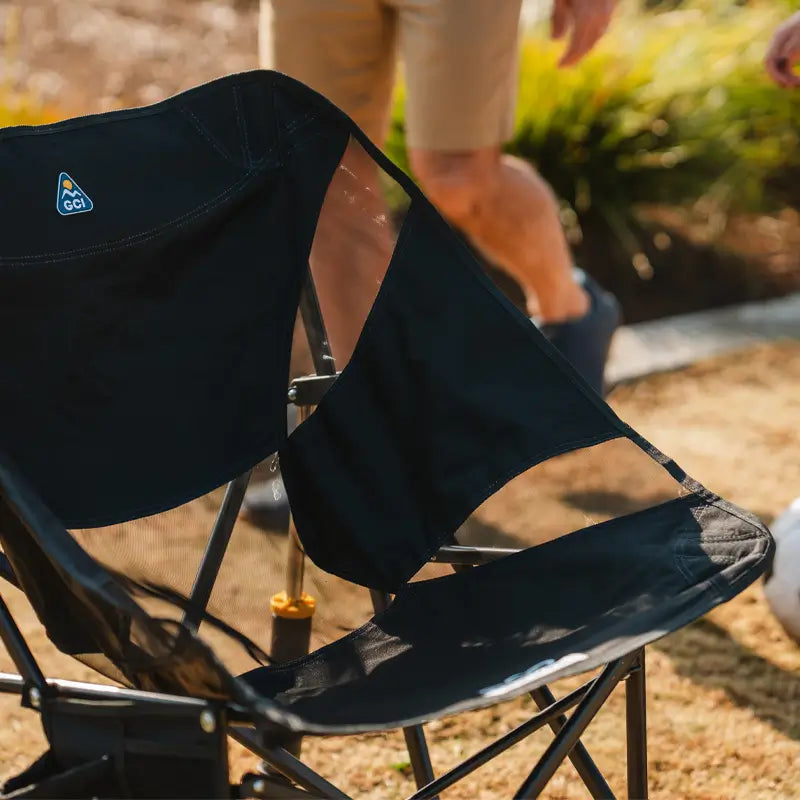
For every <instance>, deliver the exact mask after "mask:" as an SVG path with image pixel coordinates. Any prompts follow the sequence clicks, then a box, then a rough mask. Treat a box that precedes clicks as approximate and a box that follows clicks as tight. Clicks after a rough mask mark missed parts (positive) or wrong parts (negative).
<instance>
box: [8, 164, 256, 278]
mask: <svg viewBox="0 0 800 800" xmlns="http://www.w3.org/2000/svg"><path fill="white" fill-rule="evenodd" d="M257 174H258V172H256V171H252V170H251V171H249V172H247V173H246V174H245V175H244V176H243V177H242V178H240V179H239V180H238V181H236V183H234V184H232V185H231V186H229V187H228V188H227V189H226V190H225V191H223V192H222V193H220V194H218V195H217V196H216V197H214V198H212V199H211V200H208V201H207V202H205V203H203V204H202V205H200V206H198V207H197V208H195V209H193V210H192V211H189V212H187V213H186V214H183V215H182V216H180V217H177V218H176V219H174V220H172V221H171V222H167V223H165V224H164V225H159V226H158V227H156V228H151V229H150V230H149V231H143V232H142V233H136V234H133V235H131V236H127V237H125V238H124V239H119V240H117V241H116V242H113V243H111V244H108V245H105V244H100V245H92V246H91V247H83V248H76V249H74V250H65V251H62V252H60V253H43V254H41V255H37V256H18V257H17V256H15V257H3V256H0V265H3V264H5V265H9V266H11V265H16V264H54V263H57V262H59V261H68V260H70V259H71V258H74V257H82V256H92V255H99V254H101V253H113V252H116V251H118V250H123V249H126V248H128V247H133V246H135V245H137V244H142V243H143V242H147V241H150V240H152V239H155V238H158V236H160V235H161V234H163V233H165V232H166V231H168V230H172V229H176V228H182V227H184V226H185V225H187V224H188V223H190V222H192V221H194V220H195V219H198V218H199V217H202V216H204V215H205V214H206V213H208V212H209V211H211V210H212V209H214V208H216V207H218V206H220V205H221V204H222V203H224V202H225V200H227V199H228V197H230V196H231V195H233V194H234V193H235V192H236V190H237V189H240V188H242V187H243V186H244V185H246V184H247V183H249V182H250V181H251V180H252V179H253V178H254V177H255V176H256V175H257Z"/></svg>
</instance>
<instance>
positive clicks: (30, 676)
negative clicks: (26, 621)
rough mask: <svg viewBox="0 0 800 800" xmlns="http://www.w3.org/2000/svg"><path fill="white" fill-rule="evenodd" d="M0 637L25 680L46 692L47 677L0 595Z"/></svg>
mask: <svg viewBox="0 0 800 800" xmlns="http://www.w3.org/2000/svg"><path fill="white" fill-rule="evenodd" d="M0 638H1V639H2V640H3V644H4V645H5V647H6V650H8V654H9V655H10V656H11V660H12V661H13V662H14V665H15V666H16V668H17V669H18V670H19V671H20V675H21V677H22V678H23V679H24V680H25V682H26V683H30V684H32V685H33V686H35V687H36V688H37V689H38V690H39V691H40V692H42V693H44V692H46V691H47V689H48V686H47V679H46V678H45V677H44V673H43V672H42V670H41V668H40V667H39V664H38V663H37V662H36V659H35V658H34V656H33V653H32V652H31V650H30V648H29V647H28V643H27V642H26V641H25V637H24V636H23V635H22V632H21V631H20V629H19V628H18V627H17V623H16V622H14V617H12V616H11V612H10V611H9V609H8V606H7V605H6V603H5V600H3V598H2V596H0Z"/></svg>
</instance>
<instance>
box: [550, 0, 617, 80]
mask: <svg viewBox="0 0 800 800" xmlns="http://www.w3.org/2000/svg"><path fill="white" fill-rule="evenodd" d="M614 5H615V0H554V3H553V17H552V34H551V35H552V37H553V39H561V38H563V37H564V36H565V35H566V33H567V31H568V30H570V28H571V29H572V34H571V36H570V40H569V44H568V45H567V49H566V50H565V51H564V55H562V56H561V60H560V61H559V62H558V66H559V67H571V66H572V65H573V64H577V63H578V62H579V61H580V60H581V59H582V58H583V57H584V56H585V55H586V54H587V53H588V52H589V51H590V50H591V49H592V48H593V47H594V46H595V44H596V43H597V40H598V39H600V37H601V36H602V35H603V34H604V33H605V32H606V29H607V28H608V24H609V22H611V16H612V14H613V13H614Z"/></svg>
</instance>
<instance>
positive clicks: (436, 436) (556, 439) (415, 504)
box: [281, 200, 621, 592]
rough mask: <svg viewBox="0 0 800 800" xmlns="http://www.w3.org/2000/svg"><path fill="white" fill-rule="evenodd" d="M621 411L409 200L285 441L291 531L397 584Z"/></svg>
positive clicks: (360, 579) (352, 568)
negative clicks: (326, 384)
mask: <svg viewBox="0 0 800 800" xmlns="http://www.w3.org/2000/svg"><path fill="white" fill-rule="evenodd" d="M620 435H621V432H620V423H619V421H618V420H617V419H616V417H615V416H614V415H613V413H612V412H611V411H610V409H609V408H608V407H607V406H605V404H604V403H603V402H602V401H601V400H600V399H599V398H598V397H596V396H595V395H594V394H593V393H592V392H590V390H588V389H587V388H585V386H584V385H583V384H582V382H581V381H580V379H579V378H578V377H577V376H576V375H575V373H574V372H573V371H572V369H571V368H570V367H569V366H568V365H567V364H566V363H565V362H564V361H563V359H561V358H560V356H559V354H558V353H557V352H556V351H555V350H554V349H553V348H552V347H551V346H550V345H549V343H548V342H547V341H546V340H545V338H544V337H543V336H542V335H541V334H540V333H539V332H538V331H537V330H536V329H535V327H534V326H533V325H532V324H531V323H530V322H529V321H528V320H527V319H526V318H525V317H524V316H523V315H521V314H520V313H519V312H518V311H517V310H516V309H515V308H513V306H511V304H510V303H508V301H506V300H505V299H504V298H502V297H501V296H500V295H499V293H498V292H497V290H496V289H494V287H493V286H492V285H491V283H490V281H489V280H488V278H486V277H485V276H484V275H483V273H482V272H481V270H480V267H479V266H478V265H477V263H476V262H475V261H474V258H473V256H472V255H471V254H470V253H469V251H468V250H467V249H466V248H465V247H464V246H463V245H462V243H461V242H460V241H459V240H458V238H457V237H456V236H455V235H454V234H453V232H452V231H451V230H450V228H449V227H448V226H447V225H446V224H445V223H444V222H443V221H442V220H441V218H440V217H439V216H438V215H437V214H436V213H435V212H434V211H433V210H432V209H431V208H430V207H429V206H428V205H427V204H424V203H422V202H419V201H417V200H415V204H414V205H413V206H412V208H411V210H410V211H409V215H408V217H407V220H406V223H405V226H404V228H403V230H402V231H401V234H400V237H399V240H398V243H397V247H396V249H395V253H394V257H393V260H392V262H391V265H390V267H389V271H388V273H387V275H386V278H385V280H384V282H383V285H382V287H381V290H380V293H379V295H378V298H377V300H376V303H375V305H374V307H373V309H372V312H371V314H370V316H369V318H368V320H367V323H366V326H365V328H364V332H363V334H362V337H361V339H360V341H359V343H358V346H357V348H356V351H355V353H354V355H353V358H352V360H351V361H350V363H349V364H348V365H347V366H346V368H345V369H344V372H343V373H342V376H341V377H340V378H339V380H338V381H337V382H336V384H335V385H334V386H333V388H332V389H331V390H330V391H329V392H328V393H327V394H326V396H325V397H324V398H323V400H322V402H321V404H320V406H319V408H318V409H317V411H316V412H315V413H314V414H313V415H312V417H311V418H310V419H309V420H308V421H306V422H305V423H303V424H302V425H301V426H300V427H299V428H298V429H297V430H296V431H295V432H294V433H293V434H292V436H290V438H289V440H288V442H287V443H286V445H285V446H284V447H283V449H282V450H281V468H282V472H283V478H284V481H285V483H286V487H287V491H288V493H289V496H290V498H291V501H292V508H293V511H294V517H295V521H296V523H297V529H298V533H299V535H300V538H301V540H302V541H303V544H304V546H305V548H306V552H307V553H308V555H309V556H310V557H311V559H312V560H313V561H314V562H315V563H317V564H318V565H319V566H321V567H322V568H323V569H325V570H328V571H329V572H332V573H334V574H336V575H340V576H342V577H344V578H346V579H348V580H351V581H354V582H356V583H360V584H363V585H365V586H370V587H373V588H376V589H382V590H385V591H392V592H393V591H395V590H396V589H397V588H398V587H399V586H400V585H402V584H403V583H404V582H405V581H406V580H407V579H409V578H410V577H411V576H412V575H413V574H414V573H416V572H417V570H418V569H419V568H420V567H421V566H422V565H423V564H424V563H425V562H426V561H427V560H428V559H429V557H430V556H431V555H432V554H433V553H434V552H435V551H436V549H437V548H438V547H439V546H440V545H441V544H442V543H443V542H444V541H446V540H447V539H448V538H449V537H450V536H451V535H452V534H453V532H454V531H455V530H456V529H457V527H458V526H459V525H460V524H461V522H462V521H463V520H464V519H465V518H466V517H467V516H468V515H469V514H470V513H471V512H472V511H473V510H474V509H475V508H476V507H477V506H478V505H480V503H481V502H483V500H485V499H486V498H487V497H488V496H489V495H491V494H492V493H493V492H494V491H496V490H497V489H498V488H500V487H501V486H502V485H503V484H504V483H506V482H507V481H508V480H510V479H511V478H512V477H514V476H515V475H516V474H518V473H519V472H521V471H523V470H525V469H527V468H528V467H531V466H533V465H534V464H537V463H539V462H541V461H544V460H546V459H547V458H550V457H551V456H554V455H556V454H558V453H563V452H566V451H570V450H574V449H577V448H580V447H585V446H588V445H592V444H596V443H599V442H602V441H605V440H607V439H610V438H613V437H615V436H620Z"/></svg>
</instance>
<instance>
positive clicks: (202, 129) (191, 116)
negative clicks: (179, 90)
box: [181, 107, 239, 166]
mask: <svg viewBox="0 0 800 800" xmlns="http://www.w3.org/2000/svg"><path fill="white" fill-rule="evenodd" d="M181 111H182V112H183V113H184V114H185V115H186V116H187V118H188V120H189V122H190V123H191V125H192V126H193V127H194V128H195V129H196V130H197V132H198V133H199V134H200V135H201V136H202V137H203V138H204V139H205V140H206V141H207V142H208V143H209V144H210V145H211V146H212V147H213V148H214V149H215V150H216V151H217V152H218V153H219V154H220V155H221V156H222V157H223V158H224V159H225V160H226V161H230V162H231V163H233V164H236V165H237V166H239V164H238V162H237V161H236V159H234V158H233V156H232V155H231V154H230V153H229V152H228V151H227V150H226V149H225V148H224V147H223V146H222V144H220V142H219V140H218V139H217V138H216V137H215V136H213V135H212V133H211V131H209V130H208V129H207V128H206V126H205V125H203V123H202V122H201V121H200V120H199V119H198V117H197V116H196V115H195V113H194V112H193V111H192V110H191V109H189V108H186V107H184V108H182V109H181Z"/></svg>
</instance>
